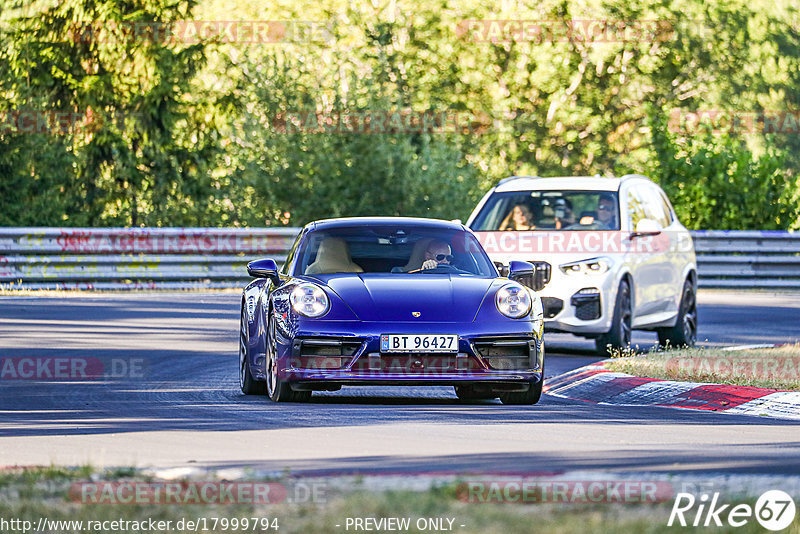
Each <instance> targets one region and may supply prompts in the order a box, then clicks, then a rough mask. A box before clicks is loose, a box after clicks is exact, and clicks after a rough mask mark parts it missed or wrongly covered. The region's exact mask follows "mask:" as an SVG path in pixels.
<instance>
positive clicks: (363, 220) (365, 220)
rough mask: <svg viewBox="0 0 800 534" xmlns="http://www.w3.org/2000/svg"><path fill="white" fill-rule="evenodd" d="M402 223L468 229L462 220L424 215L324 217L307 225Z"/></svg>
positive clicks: (323, 228)
mask: <svg viewBox="0 0 800 534" xmlns="http://www.w3.org/2000/svg"><path fill="white" fill-rule="evenodd" d="M381 225H401V226H418V227H425V228H441V229H443V230H445V229H447V230H466V227H465V226H464V225H463V224H461V223H460V222H455V221H445V220H442V219H426V218H423V217H341V218H338V219H322V220H319V221H313V222H310V223H308V224H307V225H306V227H307V228H309V229H310V230H325V229H331V228H343V227H353V226H381Z"/></svg>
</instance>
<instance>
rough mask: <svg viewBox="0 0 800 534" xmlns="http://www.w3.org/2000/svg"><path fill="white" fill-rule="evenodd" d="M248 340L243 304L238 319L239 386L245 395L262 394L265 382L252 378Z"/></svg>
mask: <svg viewBox="0 0 800 534" xmlns="http://www.w3.org/2000/svg"><path fill="white" fill-rule="evenodd" d="M249 340H250V335H249V330H248V328H247V311H245V308H244V304H243V305H242V315H241V318H240V319H239V387H240V388H241V390H242V393H244V394H245V395H263V394H264V393H265V392H266V390H267V386H266V384H265V383H264V382H261V381H258V380H256V379H255V378H253V375H252V373H251V372H250V362H249V361H248V360H249V359H250V358H249V357H248V353H249V350H248V348H247V345H248V343H249Z"/></svg>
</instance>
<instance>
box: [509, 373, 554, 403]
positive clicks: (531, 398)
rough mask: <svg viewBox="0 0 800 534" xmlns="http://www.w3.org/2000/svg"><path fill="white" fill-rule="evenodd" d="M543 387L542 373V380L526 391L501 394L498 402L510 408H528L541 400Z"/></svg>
mask: <svg viewBox="0 0 800 534" xmlns="http://www.w3.org/2000/svg"><path fill="white" fill-rule="evenodd" d="M543 385H544V371H542V379H541V380H539V381H538V382H536V383H535V384H531V387H529V388H528V391H514V392H510V393H501V394H500V402H502V403H503V404H508V405H512V406H523V405H525V406H530V405H532V404H536V403H537V402H539V399H540V398H542V386H543Z"/></svg>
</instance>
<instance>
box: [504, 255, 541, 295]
mask: <svg viewBox="0 0 800 534" xmlns="http://www.w3.org/2000/svg"><path fill="white" fill-rule="evenodd" d="M508 278H509V279H510V280H514V281H515V282H519V283H520V284H522V285H523V286H525V287H529V288H531V289H533V290H534V291H535V290H536V289H535V286H536V267H535V266H534V265H533V264H532V263H529V262H527V261H516V260H515V261H512V262H511V263H509V264H508ZM540 289H541V288H540Z"/></svg>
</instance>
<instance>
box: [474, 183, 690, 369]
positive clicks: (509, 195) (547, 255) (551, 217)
mask: <svg viewBox="0 0 800 534" xmlns="http://www.w3.org/2000/svg"><path fill="white" fill-rule="evenodd" d="M467 226H469V227H470V228H471V229H472V230H473V232H475V234H476V235H477V236H478V238H479V240H480V241H481V243H482V244H483V246H484V248H485V249H486V251H487V252H488V253H489V256H490V257H491V258H492V260H494V261H495V263H496V264H497V265H498V267H500V268H501V270H503V269H507V266H508V264H509V262H510V261H513V260H522V261H528V262H530V263H532V264H534V266H535V268H536V279H537V283H535V284H534V286H536V287H534V290H536V291H537V292H538V294H539V296H540V297H541V298H542V304H543V306H544V316H545V330H546V331H551V332H569V333H573V334H576V335H579V336H583V337H587V338H593V339H595V340H596V345H597V349H598V350H599V351H601V352H603V353H605V352H606V351H608V350H609V349H610V348H611V349H618V348H624V347H626V346H628V345H629V344H630V340H631V330H632V329H639V330H655V331H656V332H658V339H659V343H661V344H662V345H667V344H669V345H671V346H684V345H688V346H693V345H694V343H695V340H696V337H697V307H696V301H695V295H696V291H697V266H696V262H695V254H694V244H693V243H692V237H691V235H690V234H689V232H688V231H687V230H686V228H685V227H684V226H683V225H682V224H681V223H680V221H678V218H677V217H676V215H675V211H674V209H673V208H672V205H671V204H670V202H669V200H668V199H667V196H666V195H665V194H664V192H663V191H662V190H661V188H660V187H658V186H657V185H656V184H655V183H653V182H652V181H651V180H649V179H648V178H646V177H644V176H639V175H627V176H623V177H621V178H603V177H600V176H594V177H565V178H538V177H533V176H513V177H511V178H505V179H503V180H501V181H500V182H499V183H498V184H497V185H496V186H495V187H494V188H492V189H491V190H490V191H489V192H488V193H486V195H485V196H484V197H483V199H482V200H481V201H480V203H479V204H478V206H477V207H476V208H475V210H474V211H473V212H472V215H470V217H469V220H468V221H467Z"/></svg>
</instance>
